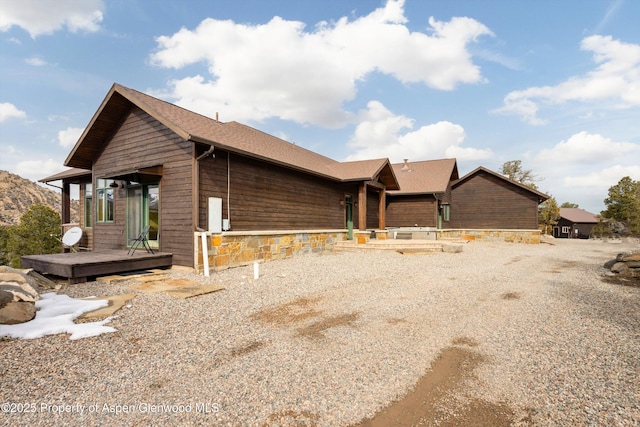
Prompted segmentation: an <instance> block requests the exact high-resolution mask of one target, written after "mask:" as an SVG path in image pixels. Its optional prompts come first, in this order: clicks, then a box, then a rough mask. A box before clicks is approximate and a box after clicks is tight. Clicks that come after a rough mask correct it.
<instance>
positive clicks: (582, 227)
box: [553, 218, 596, 239]
mask: <svg viewBox="0 0 640 427" xmlns="http://www.w3.org/2000/svg"><path fill="white" fill-rule="evenodd" d="M595 225H596V224H594V223H584V222H572V221H569V220H568V219H566V218H560V219H558V224H557V225H556V227H558V228H557V232H554V234H553V237H564V238H567V237H570V238H579V239H588V238H589V236H590V235H591V230H592V229H593V227H594V226H595ZM563 227H569V230H568V231H569V232H568V233H563V232H562V229H563ZM576 230H578V234H576V232H575V231H576Z"/></svg>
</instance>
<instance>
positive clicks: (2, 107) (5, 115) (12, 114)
mask: <svg viewBox="0 0 640 427" xmlns="http://www.w3.org/2000/svg"><path fill="white" fill-rule="evenodd" d="M25 117H27V113H25V112H24V111H22V110H19V109H18V107H16V106H15V105H13V104H11V103H10V102H0V123H2V122H4V121H6V120H8V119H11V118H16V119H24V118H25Z"/></svg>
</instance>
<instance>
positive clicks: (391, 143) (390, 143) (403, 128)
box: [347, 101, 492, 162]
mask: <svg viewBox="0 0 640 427" xmlns="http://www.w3.org/2000/svg"><path fill="white" fill-rule="evenodd" d="M413 123H414V120H413V119H411V118H408V117H405V116H396V115H394V114H393V113H392V112H391V111H389V110H388V109H386V108H385V107H384V105H382V103H380V102H378V101H371V102H369V104H368V105H367V110H365V111H362V112H361V113H360V123H359V124H358V126H357V127H356V130H355V132H354V134H353V136H352V138H351V141H350V142H349V144H348V145H349V147H350V148H351V149H353V150H354V151H355V152H354V153H353V154H352V155H350V156H349V157H348V158H347V160H362V159H373V158H384V157H388V158H390V159H391V161H392V162H400V161H401V160H402V159H414V160H426V159H438V158H445V157H456V158H458V159H459V160H478V159H484V158H487V157H490V156H491V154H492V152H491V150H490V149H475V148H466V147H462V146H461V145H462V143H463V142H464V139H465V133H464V129H463V128H462V126H460V125H457V124H454V123H451V122H447V121H441V122H438V123H435V124H431V125H427V126H423V127H421V128H419V129H417V130H415V131H408V130H410V129H412V128H413Z"/></svg>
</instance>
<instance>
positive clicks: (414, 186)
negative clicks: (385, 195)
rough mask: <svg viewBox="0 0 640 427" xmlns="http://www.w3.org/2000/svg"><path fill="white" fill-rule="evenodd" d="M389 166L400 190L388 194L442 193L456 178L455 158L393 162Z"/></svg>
mask: <svg viewBox="0 0 640 427" xmlns="http://www.w3.org/2000/svg"><path fill="white" fill-rule="evenodd" d="M391 166H392V167H393V171H394V172H395V175H396V178H397V179H398V184H400V190H399V191H390V192H389V194H390V195H412V194H432V193H444V192H445V191H447V187H448V185H449V182H450V181H452V180H456V179H458V166H457V164H456V159H440V160H426V161H421V162H405V163H394V164H393V165H391Z"/></svg>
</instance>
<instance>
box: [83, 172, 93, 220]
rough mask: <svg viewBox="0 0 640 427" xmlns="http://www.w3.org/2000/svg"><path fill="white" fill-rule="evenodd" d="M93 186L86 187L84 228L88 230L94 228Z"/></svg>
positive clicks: (88, 184)
mask: <svg viewBox="0 0 640 427" xmlns="http://www.w3.org/2000/svg"><path fill="white" fill-rule="evenodd" d="M92 210H93V184H91V183H90V182H89V183H86V184H85V185H84V226H85V227H86V228H91V227H93V216H92V215H91V211H92Z"/></svg>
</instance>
